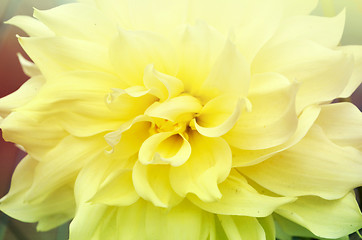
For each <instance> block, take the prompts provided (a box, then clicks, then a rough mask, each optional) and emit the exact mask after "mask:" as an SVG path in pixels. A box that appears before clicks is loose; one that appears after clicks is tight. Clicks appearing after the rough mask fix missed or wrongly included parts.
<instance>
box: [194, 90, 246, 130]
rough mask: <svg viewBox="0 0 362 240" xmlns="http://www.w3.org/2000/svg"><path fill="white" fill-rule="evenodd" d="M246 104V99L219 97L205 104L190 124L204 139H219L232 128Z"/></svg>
mask: <svg viewBox="0 0 362 240" xmlns="http://www.w3.org/2000/svg"><path fill="white" fill-rule="evenodd" d="M248 104H250V103H249V102H248V100H247V99H241V98H237V97H236V98H235V97H230V96H227V95H221V96H219V97H216V98H214V99H212V100H211V101H209V102H208V103H206V105H205V106H204V107H203V108H202V110H201V112H200V113H199V116H198V117H197V118H194V119H193V120H192V121H191V124H194V125H195V128H196V130H197V131H198V132H199V133H200V134H202V135H204V136H206V137H220V136H222V135H224V134H226V133H227V132H228V131H229V130H230V129H232V128H233V127H234V125H235V123H236V122H237V121H238V119H239V117H240V114H241V111H242V110H243V109H244V106H245V105H248ZM247 108H248V107H247Z"/></svg>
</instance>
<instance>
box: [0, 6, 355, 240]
mask: <svg viewBox="0 0 362 240" xmlns="http://www.w3.org/2000/svg"><path fill="white" fill-rule="evenodd" d="M266 1H268V0H266ZM66 2H72V0H0V97H3V96H6V95H7V94H9V93H11V92H13V91H15V90H16V89H17V88H19V86H20V85H21V84H22V83H23V82H25V81H26V80H27V77H26V76H25V75H24V74H23V72H22V70H21V67H20V64H19V63H18V59H17V56H16V53H18V52H20V53H22V54H24V56H25V53H24V52H23V51H22V49H21V48H20V46H19V44H18V42H17V39H16V34H19V35H22V36H24V35H25V34H24V33H23V32H22V31H21V30H19V29H17V28H15V27H12V26H8V25H6V24H4V23H3V22H4V21H6V20H8V19H10V18H11V17H12V16H15V15H29V16H31V15H32V12H33V7H35V8H37V9H49V8H51V7H54V6H57V5H60V4H62V3H66ZM343 8H346V27H345V32H344V36H343V39H342V45H347V44H348V45H349V44H362V0H320V4H319V6H318V7H317V9H316V10H315V12H314V14H315V15H325V16H334V15H336V14H337V13H339V12H340V11H342V9H343ZM348 100H351V101H352V102H354V103H355V104H356V105H357V106H358V107H359V109H361V110H362V87H360V88H359V89H358V90H357V91H356V92H355V93H354V94H353V96H352V97H351V99H348ZM23 156H24V153H23V152H21V151H20V150H19V149H17V148H16V147H15V146H14V145H13V144H12V143H6V142H5V141H4V140H3V139H2V138H1V137H0V197H2V196H3V195H5V194H6V192H7V191H8V189H9V185H10V179H11V175H12V173H13V171H14V168H15V166H16V164H17V163H18V162H19V161H20V159H21V158H22V157H23ZM361 174H362V173H361ZM67 234H68V232H67V225H64V226H62V227H60V228H58V229H55V230H52V231H50V232H46V233H38V232H36V230H35V224H27V223H21V222H18V221H16V220H14V219H11V218H8V217H7V216H5V215H4V214H3V213H0V240H52V239H56V240H64V239H67ZM351 239H358V237H357V236H356V235H354V236H352V237H351Z"/></svg>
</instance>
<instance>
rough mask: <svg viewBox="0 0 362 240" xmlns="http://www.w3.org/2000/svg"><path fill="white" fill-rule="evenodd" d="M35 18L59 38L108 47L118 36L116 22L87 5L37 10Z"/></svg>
mask: <svg viewBox="0 0 362 240" xmlns="http://www.w3.org/2000/svg"><path fill="white" fill-rule="evenodd" d="M34 17H36V18H37V19H39V20H40V21H41V22H42V23H44V24H45V25H46V26H47V27H48V28H49V29H51V30H52V31H53V32H54V33H55V34H56V35H58V36H63V37H69V38H73V39H80V40H86V41H90V42H98V43H100V44H105V45H108V44H109V43H110V41H111V40H112V39H113V37H115V36H116V35H117V27H116V24H114V22H112V21H110V20H109V19H108V18H107V17H106V16H105V15H103V14H102V13H101V12H100V11H98V10H97V9H96V8H93V7H90V6H88V5H85V4H80V3H71V4H64V5H61V6H58V7H55V8H52V9H50V10H37V9H35V11H34Z"/></svg>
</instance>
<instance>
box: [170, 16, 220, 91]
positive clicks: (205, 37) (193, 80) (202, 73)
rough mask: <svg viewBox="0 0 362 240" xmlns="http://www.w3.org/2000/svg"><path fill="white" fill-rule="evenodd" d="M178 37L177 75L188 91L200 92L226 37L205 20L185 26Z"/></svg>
mask: <svg viewBox="0 0 362 240" xmlns="http://www.w3.org/2000/svg"><path fill="white" fill-rule="evenodd" d="M178 37H179V43H178V46H179V47H178V48H177V50H178V55H179V57H180V61H179V63H180V66H179V69H178V72H177V75H176V77H177V78H178V79H180V80H181V81H183V83H184V87H185V91H186V92H188V93H190V94H196V93H200V88H201V86H202V84H203V82H204V81H205V80H206V78H207V77H208V75H209V73H210V71H211V69H212V66H213V65H214V63H215V61H216V59H217V57H218V56H219V55H220V53H221V51H222V48H223V47H224V44H225V40H226V39H225V37H224V36H223V35H222V34H220V33H218V32H217V31H215V29H213V28H211V27H209V26H208V25H206V24H205V23H203V22H197V24H196V25H195V26H190V25H187V26H185V27H184V28H182V29H181V31H179V34H178Z"/></svg>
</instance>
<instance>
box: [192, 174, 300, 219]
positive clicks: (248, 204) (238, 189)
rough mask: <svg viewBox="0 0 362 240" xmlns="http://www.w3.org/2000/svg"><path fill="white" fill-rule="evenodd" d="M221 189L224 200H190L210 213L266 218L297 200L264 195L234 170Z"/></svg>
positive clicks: (193, 198)
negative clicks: (279, 208) (280, 207)
mask: <svg viewBox="0 0 362 240" xmlns="http://www.w3.org/2000/svg"><path fill="white" fill-rule="evenodd" d="M219 188H220V192H221V195H222V198H221V199H219V200H216V201H214V202H204V201H201V200H200V199H198V198H197V197H195V196H193V195H189V196H188V199H190V200H191V202H192V203H194V204H195V205H196V206H198V207H200V208H201V209H204V210H205V211H208V212H212V213H216V214H223V215H239V216H250V217H266V216H268V215H270V214H271V213H272V212H273V211H274V210H275V209H276V208H278V207H279V206H281V205H284V204H286V203H290V202H293V201H295V199H296V198H293V197H270V196H267V195H262V194H260V193H258V192H257V191H256V190H255V189H254V188H253V187H251V186H250V185H249V184H248V182H247V180H246V179H245V178H244V177H243V176H242V175H241V174H240V173H238V172H237V171H236V170H232V172H231V174H230V175H229V177H228V178H227V179H226V180H225V181H224V182H223V183H221V184H220V185H219Z"/></svg>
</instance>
